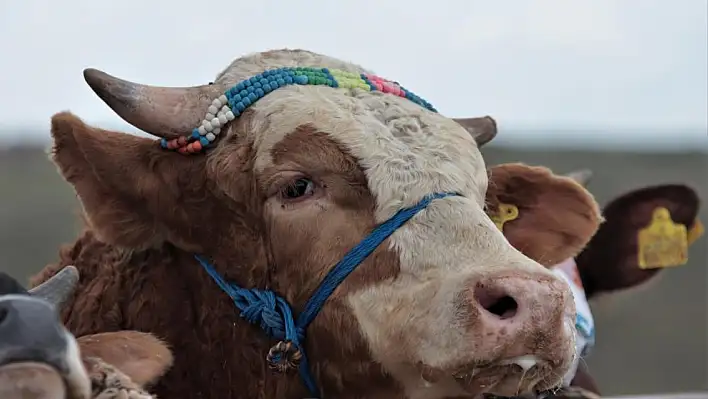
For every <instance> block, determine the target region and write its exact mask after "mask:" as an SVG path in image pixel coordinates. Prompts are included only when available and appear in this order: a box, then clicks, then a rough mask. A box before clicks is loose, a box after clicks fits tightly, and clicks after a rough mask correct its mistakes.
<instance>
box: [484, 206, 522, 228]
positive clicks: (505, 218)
mask: <svg viewBox="0 0 708 399" xmlns="http://www.w3.org/2000/svg"><path fill="white" fill-rule="evenodd" d="M489 217H490V218H491V219H492V221H493V222H494V224H496V225H497V228H498V229H499V230H500V231H504V223H506V222H510V221H512V220H514V219H516V218H517V217H519V208H517V207H516V205H511V204H504V203H500V204H499V207H498V208H497V212H496V213H494V214H492V215H489Z"/></svg>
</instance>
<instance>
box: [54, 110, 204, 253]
mask: <svg viewBox="0 0 708 399" xmlns="http://www.w3.org/2000/svg"><path fill="white" fill-rule="evenodd" d="M51 133H52V137H53V139H54V145H53V148H52V158H53V161H54V162H55V163H56V165H57V166H58V168H59V170H60V172H61V174H62V175H63V177H64V178H65V179H66V180H67V181H68V182H69V183H71V184H72V185H73V186H74V189H75V190H76V193H77V195H78V197H79V199H80V201H81V204H82V205H83V208H84V211H85V213H86V217H87V220H88V223H89V224H90V226H91V227H92V229H93V230H94V231H95V232H96V233H97V234H98V236H99V237H100V238H101V239H102V240H104V241H105V242H108V243H111V244H116V245H120V246H124V247H130V248H141V247H147V246H150V245H154V244H156V243H158V242H160V241H164V240H167V239H174V240H177V241H179V240H180V239H182V241H189V239H190V237H170V235H174V234H189V231H190V229H184V228H180V227H183V226H187V223H189V222H190V215H199V214H200V212H201V211H200V209H199V207H198V205H199V204H198V201H195V200H194V198H203V197H204V191H203V190H204V188H203V185H204V181H205V180H204V173H205V172H204V163H205V162H204V157H203V156H183V155H180V154H177V153H173V152H168V151H164V150H162V149H161V148H160V146H159V145H157V144H156V143H155V141H154V140H150V139H147V138H141V137H137V136H132V135H128V134H124V133H118V132H111V131H106V130H102V129H97V128H93V127H90V126H88V125H86V124H85V123H84V122H82V121H81V120H80V119H79V118H78V117H76V116H74V115H73V114H71V113H69V112H62V113H58V114H56V115H54V116H53V117H52V121H51ZM192 217H193V216H192ZM180 231H181V233H176V232H180Z"/></svg>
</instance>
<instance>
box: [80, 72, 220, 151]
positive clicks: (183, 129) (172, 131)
mask: <svg viewBox="0 0 708 399" xmlns="http://www.w3.org/2000/svg"><path fill="white" fill-rule="evenodd" d="M84 79H85V80H86V83H88V85H89V86H90V87H91V89H92V90H93V91H94V92H95V93H96V94H97V95H98V96H99V97H100V98H101V100H103V101H104V102H105V103H106V104H107V105H108V106H109V107H111V109H112V110H113V111H115V113H117V114H118V116H120V117H121V118H123V120H125V121H126V122H128V123H130V124H131V125H133V126H135V127H137V128H138V129H140V130H143V131H145V132H147V133H150V134H152V135H155V136H157V137H163V138H166V139H173V138H176V137H179V136H186V135H189V134H190V133H191V132H192V129H194V128H195V127H198V126H199V124H200V123H201V121H202V120H203V119H204V117H205V115H206V113H207V108H208V107H209V105H211V103H212V101H214V99H216V98H218V97H219V96H220V95H221V94H223V90H222V87H221V85H217V84H213V85H204V86H195V87H156V86H146V85H141V84H137V83H133V82H129V81H127V80H122V79H118V78H116V77H114V76H111V75H109V74H107V73H105V72H102V71H99V70H97V69H92V68H88V69H85V70H84Z"/></svg>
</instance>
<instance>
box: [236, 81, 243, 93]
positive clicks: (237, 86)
mask: <svg viewBox="0 0 708 399" xmlns="http://www.w3.org/2000/svg"><path fill="white" fill-rule="evenodd" d="M243 88H244V84H243V82H238V84H237V85H236V86H235V87H234V90H235V91H241V90H243Z"/></svg>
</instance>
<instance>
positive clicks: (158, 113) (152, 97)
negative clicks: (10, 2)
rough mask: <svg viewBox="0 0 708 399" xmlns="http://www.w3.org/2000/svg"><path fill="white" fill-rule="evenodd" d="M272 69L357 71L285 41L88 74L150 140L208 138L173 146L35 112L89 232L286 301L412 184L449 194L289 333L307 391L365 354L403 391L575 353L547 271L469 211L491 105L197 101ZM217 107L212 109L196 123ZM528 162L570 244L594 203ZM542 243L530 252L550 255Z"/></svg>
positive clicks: (354, 369) (492, 129)
mask: <svg viewBox="0 0 708 399" xmlns="http://www.w3.org/2000/svg"><path fill="white" fill-rule="evenodd" d="M283 66H316V67H327V68H338V69H339V70H343V71H347V72H349V73H354V75H353V76H359V74H360V73H364V72H365V71H363V70H362V69H361V68H360V67H358V66H356V65H352V64H348V63H344V62H342V61H339V60H335V59H332V58H329V57H326V56H322V55H318V54H314V53H310V52H306V51H287V50H285V51H272V52H265V53H259V54H255V55H250V56H246V57H242V58H239V59H237V60H236V61H234V62H233V63H232V64H231V65H230V66H229V67H228V68H226V70H224V72H222V73H221V74H220V75H219V76H218V77H217V79H216V80H215V82H214V83H213V84H211V85H205V86H199V87H191V88H159V87H151V86H144V85H138V84H134V83H130V82H127V81H123V80H119V79H117V78H114V77H111V76H109V75H107V74H104V73H102V72H99V71H96V70H87V71H86V72H85V77H86V80H87V81H88V83H89V85H90V86H91V87H92V88H93V90H94V91H95V92H96V93H97V94H98V95H99V96H100V97H101V98H102V99H103V100H104V101H105V102H106V103H107V104H108V105H109V106H110V107H111V108H112V109H113V110H114V111H116V112H117V113H118V115H120V116H121V117H122V118H123V119H125V120H126V121H128V122H130V123H131V124H133V125H135V126H136V127H138V128H140V129H142V130H144V131H146V132H148V133H151V134H153V135H156V136H158V137H160V138H163V139H166V140H170V141H169V144H168V145H167V146H168V147H170V146H172V145H173V144H174V143H176V142H177V141H179V140H182V143H181V144H184V139H179V140H177V141H172V140H175V139H177V138H178V137H180V136H184V135H189V133H190V132H192V131H193V129H194V131H195V133H194V134H195V137H196V138H197V139H198V140H200V141H199V142H202V141H204V140H203V139H206V140H207V141H205V143H209V144H210V145H211V147H212V149H210V150H208V151H207V152H206V153H205V154H198V155H192V156H182V155H180V154H176V153H174V152H169V151H166V150H165V149H163V148H160V146H159V145H157V144H156V143H155V142H154V141H152V140H148V139H144V138H139V137H134V136H130V135H126V134H121V133H117V132H110V131H105V130H101V129H97V128H93V127H89V126H87V125H85V124H84V123H82V121H80V120H79V119H78V118H76V117H75V116H73V115H71V114H69V113H61V114H58V115H56V116H54V118H53V119H52V135H53V137H54V149H53V151H54V160H55V162H56V163H57V164H58V166H59V168H60V170H61V172H62V174H63V175H64V177H65V178H66V179H67V180H68V181H69V182H71V183H72V184H73V185H74V187H75V189H76V191H77V193H78V196H79V198H80V200H81V203H82V204H83V207H84V209H85V212H86V215H87V219H88V221H89V223H90V225H91V227H92V228H93V230H94V231H95V232H96V233H97V234H99V236H100V237H101V238H102V239H103V240H105V241H107V242H109V243H112V244H114V245H119V246H123V247H126V248H129V249H133V250H135V249H146V248H150V247H155V246H162V245H169V246H176V247H177V248H179V249H180V250H183V251H190V252H198V253H204V254H208V255H209V256H210V257H211V258H212V259H213V260H214V264H215V265H216V266H215V267H216V269H217V271H218V272H219V273H220V274H222V275H224V276H225V277H226V279H229V280H232V281H235V282H237V283H238V284H239V285H241V286H245V287H269V288H271V289H273V290H274V291H276V292H278V293H279V294H281V295H282V296H284V297H285V298H286V299H287V300H288V302H290V303H291V304H293V307H294V308H295V310H296V311H298V310H301V309H302V306H303V304H304V303H305V301H306V300H307V299H308V297H309V296H310V295H311V294H312V292H313V291H314V290H315V288H316V287H317V286H318V284H319V283H320V281H321V280H322V278H323V276H324V275H325V274H326V273H327V272H328V271H329V270H330V268H331V267H332V266H333V265H334V264H336V263H337V262H338V261H339V260H340V259H341V258H342V257H343V255H344V254H345V253H346V252H347V251H348V250H349V249H350V248H352V247H354V246H355V245H356V244H357V243H359V242H360V241H361V240H362V239H363V238H364V237H365V236H367V234H368V233H369V232H370V231H371V230H372V228H374V227H375V226H376V225H377V224H380V223H382V222H384V221H386V220H387V219H389V218H390V217H391V216H392V215H394V214H395V213H396V212H397V211H398V210H400V209H401V208H403V207H409V206H413V205H415V204H416V203H418V202H419V201H420V200H421V199H422V198H424V197H425V196H426V195H428V194H431V193H437V192H454V193H459V196H451V197H446V198H443V199H437V200H434V201H432V203H430V205H429V206H428V207H427V208H426V209H424V210H423V211H421V212H420V213H418V214H417V215H416V216H415V217H413V218H412V219H411V220H410V221H409V222H408V223H406V224H405V225H403V226H402V227H401V228H399V229H398V230H397V231H396V232H395V233H394V234H393V235H392V236H391V237H390V238H389V239H387V240H386V241H385V243H384V244H383V245H380V246H379V247H378V248H377V249H376V251H374V252H373V254H372V255H370V256H369V257H368V258H366V260H365V261H364V262H363V263H361V265H360V266H359V267H358V268H357V269H356V270H355V271H354V272H353V273H352V274H351V275H350V276H349V277H348V278H347V279H346V280H345V281H344V283H343V284H341V285H340V286H339V287H338V289H337V290H336V291H335V292H334V294H333V295H332V296H331V297H330V298H329V299H328V301H327V302H326V304H325V306H324V309H323V310H322V312H321V313H320V314H319V316H318V317H317V318H316V319H315V320H314V322H313V324H312V325H311V326H310V328H309V329H308V331H307V340H308V341H307V347H308V353H309V356H310V363H314V364H315V365H316V366H315V367H314V369H315V370H316V376H317V380H318V381H319V384H320V385H321V388H322V390H323V391H324V392H326V393H329V394H330V395H334V396H337V392H338V391H340V390H342V389H344V387H343V385H342V384H345V382H346V381H356V380H357V378H365V377H364V376H368V377H371V376H372V375H379V374H381V367H382V366H383V370H385V371H384V374H385V375H387V376H393V378H394V380H395V383H394V384H395V386H396V387H397V388H396V389H399V390H402V391H405V392H406V395H407V396H408V397H415V398H438V397H448V396H466V395H470V394H476V393H478V392H484V391H490V392H497V393H500V394H514V393H516V392H519V391H522V392H523V391H529V390H533V389H545V388H548V387H551V386H554V385H555V384H557V383H558V382H559V381H560V378H561V376H562V375H563V373H564V372H565V370H566V369H567V368H568V367H569V365H570V364H571V361H572V360H573V358H574V356H575V353H574V343H573V328H572V326H573V320H574V317H575V312H574V306H573V301H572V298H571V293H570V291H569V289H568V286H567V285H566V284H565V282H563V281H562V280H560V279H559V278H558V277H556V276H554V275H553V274H552V273H551V272H549V271H548V270H547V269H546V268H544V267H543V266H541V265H540V264H539V263H538V262H536V261H534V260H532V259H530V258H529V257H527V256H525V255H524V254H522V253H521V252H519V251H518V250H516V249H514V248H513V247H512V246H511V245H510V244H509V242H508V241H507V240H506V239H505V238H504V236H503V235H502V233H501V232H500V231H499V230H498V229H497V228H496V226H495V224H494V223H493V222H492V220H491V219H490V218H489V216H487V214H486V213H485V194H486V192H487V187H488V183H490V181H489V176H488V174H487V170H486V168H485V164H484V161H483V159H482V156H481V154H480V152H479V148H478V147H479V146H480V145H481V144H483V143H485V142H487V141H489V140H491V138H493V137H494V135H495V133H496V126H495V124H494V122H493V121H492V120H491V118H470V119H459V120H454V119H450V118H446V117H444V116H442V115H440V114H438V113H436V112H431V111H430V110H428V109H425V108H424V107H423V106H421V105H419V104H416V103H414V102H413V101H412V100H409V99H406V98H402V97H400V96H397V95H393V94H383V93H380V92H371V91H368V90H360V89H357V88H350V89H346V88H342V87H340V88H332V87H322V86H286V87H281V88H279V89H277V90H274V91H272V92H271V93H270V94H268V95H266V96H264V97H262V98H260V99H259V100H258V101H257V102H255V103H253V104H252V105H251V106H250V107H248V108H247V109H245V110H243V112H242V113H240V116H239V117H237V118H235V119H234V118H233V115H228V118H226V114H224V113H223V112H221V111H220V110H219V108H218V107H216V106H215V105H214V104H215V103H213V100H215V99H219V98H220V97H221V96H222V95H223V93H224V92H225V91H226V90H227V89H228V88H230V87H232V86H234V85H235V84H236V83H238V82H239V81H242V80H243V79H247V78H249V77H251V76H253V75H254V74H257V73H260V72H263V71H265V70H268V69H273V68H279V67H283ZM399 94H400V91H399ZM217 105H219V106H221V105H223V102H219V103H218V104H217ZM212 106H213V108H214V109H213V110H212V109H211V107H212ZM216 112H219V113H220V116H219V117H217V118H216V119H223V120H222V121H214V123H212V124H210V123H208V122H209V121H208V120H205V121H203V120H204V119H205V115H208V116H207V118H206V119H209V118H211V117H216V116H217V115H216V114H215V113H216ZM222 116H223V118H221V117H222ZM227 119H228V123H222V122H224V121H226V120H227ZM205 122H207V123H205ZM198 127H199V129H197V128H198ZM204 127H206V129H202V128H204ZM200 135H201V137H200ZM217 136H218V137H217ZM215 137H216V140H214V138H215ZM163 144H164V142H163ZM178 144H179V143H178ZM181 144H180V145H181ZM200 147H201V145H200ZM192 150H194V148H192V149H190V150H184V151H183V152H193V151H192ZM520 168H521V170H522V172H525V170H524V168H523V167H520ZM541 174H542V175H543V176H544V178H546V179H550V180H551V181H552V182H554V183H553V184H558V185H560V186H563V187H566V188H567V191H566V192H567V193H571V192H572V194H568V195H572V198H573V200H577V203H574V205H573V206H576V205H577V206H580V208H582V213H583V216H584V217H585V220H583V222H584V223H585V224H586V225H588V226H589V227H588V228H587V232H584V233H582V234H580V237H579V240H578V241H573V242H572V243H571V244H572V245H575V248H574V250H575V251H577V250H579V249H580V248H579V247H578V246H582V245H584V243H585V242H587V240H588V239H589V238H590V236H591V235H592V233H593V232H594V230H595V229H596V228H597V225H598V221H599V216H598V211H597V206H596V204H595V202H594V200H593V199H592V197H591V196H590V195H589V193H587V192H586V191H585V190H584V189H582V188H581V187H580V186H579V185H577V184H575V183H573V182H572V181H571V180H570V179H566V178H560V177H553V176H552V175H550V173H548V172H547V171H546V172H543V173H541ZM492 177H493V176H492ZM493 183H494V182H491V184H490V186H491V185H492V184H493ZM549 192H550V191H549ZM549 198H550V197H549ZM554 205H556V206H559V207H560V208H563V207H564V205H563V203H562V202H558V201H556V202H554ZM536 228H537V230H538V229H542V228H543V226H541V225H539V226H536ZM576 236H577V234H576V233H573V237H576ZM554 250H555V249H554V248H553V247H549V248H547V249H544V254H543V255H544V257H558V254H555V253H552V251H554ZM564 250H565V249H564ZM545 251H551V253H545ZM194 267H199V266H198V265H197V264H196V262H195V265H194ZM213 289H214V290H217V289H218V288H217V287H216V286H214V287H213ZM372 360H373V362H372ZM357 376H359V377H357ZM387 378H388V377H387ZM356 385H357V389H360V390H366V389H367V388H368V385H366V384H363V385H362V384H359V383H357V384H356ZM348 388H351V387H350V386H348ZM364 396H367V395H366V394H364Z"/></svg>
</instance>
